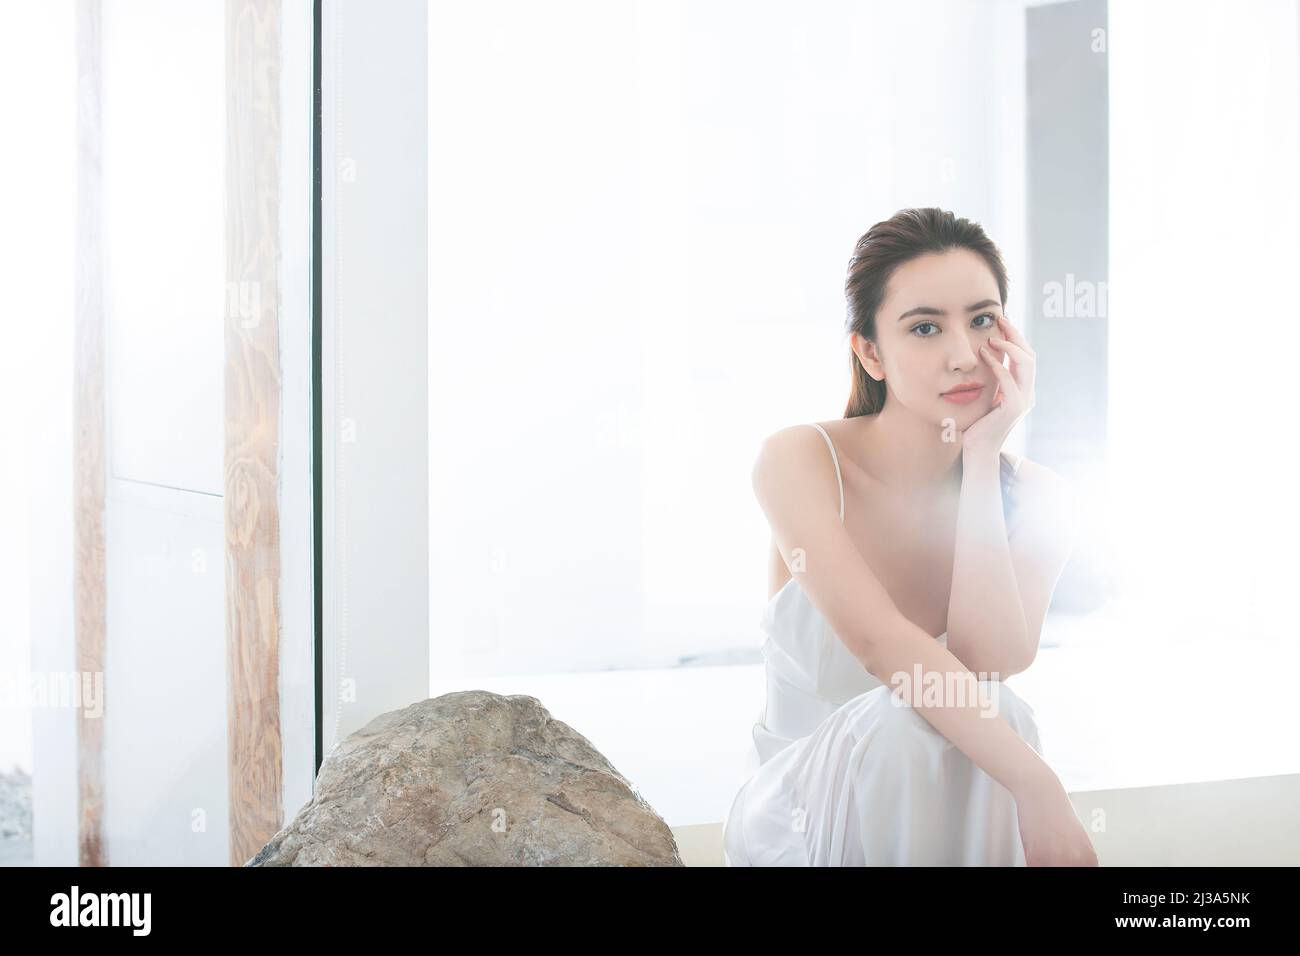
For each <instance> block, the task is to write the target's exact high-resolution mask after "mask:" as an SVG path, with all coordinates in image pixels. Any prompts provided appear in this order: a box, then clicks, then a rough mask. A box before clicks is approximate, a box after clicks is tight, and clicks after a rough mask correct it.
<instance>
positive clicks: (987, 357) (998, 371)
mask: <svg viewBox="0 0 1300 956" xmlns="http://www.w3.org/2000/svg"><path fill="white" fill-rule="evenodd" d="M980 356H981V357H982V358H983V359H984V361H986V362H988V363H989V365H991V366H992V367H993V374H994V375H996V376H997V379H998V384H999V385H1000V386H1001V387H1002V394H1003V395H1007V394H1010V393H1011V391H1012V390H1015V391H1017V392H1018V391H1019V387H1018V384H1017V382H1016V380H1015V379H1014V378H1012V377H1011V372H1010V371H1009V370H1008V369H1007V367H1006V366H1005V365H1003V364H1002V357H1001V356H1000V355H998V354H997V353H996V352H994V351H993V349H992V348H990V347H989V346H988V345H981V346H980Z"/></svg>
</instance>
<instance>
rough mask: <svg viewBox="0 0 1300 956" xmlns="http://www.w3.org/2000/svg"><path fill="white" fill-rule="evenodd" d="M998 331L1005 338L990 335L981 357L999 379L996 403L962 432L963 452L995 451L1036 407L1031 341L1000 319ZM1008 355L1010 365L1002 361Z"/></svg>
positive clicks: (997, 379) (981, 348) (996, 451)
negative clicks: (1008, 367)
mask: <svg viewBox="0 0 1300 956" xmlns="http://www.w3.org/2000/svg"><path fill="white" fill-rule="evenodd" d="M998 331H999V332H1001V333H1002V334H1003V335H1004V336H1006V337H1005V338H1003V337H999V336H993V337H990V338H989V340H988V342H987V344H985V345H981V346H980V360H981V361H983V362H984V363H985V364H987V365H988V366H989V368H990V369H991V370H992V372H993V375H994V378H995V379H996V381H997V389H996V394H995V395H994V397H993V406H992V407H991V408H990V409H989V410H988V411H987V412H986V413H985V414H984V415H982V416H980V417H979V418H978V419H976V420H975V421H974V422H972V423H971V425H970V427H968V428H967V429H966V430H965V432H963V433H962V453H963V455H965V454H976V453H981V452H983V453H990V454H994V455H996V454H997V453H998V452H999V451H1001V450H1002V445H1003V443H1004V442H1005V441H1006V439H1007V435H1009V434H1010V433H1011V429H1013V428H1014V427H1015V426H1016V423H1017V422H1019V421H1020V419H1022V418H1024V417H1025V415H1026V414H1028V412H1029V410H1030V409H1031V408H1033V407H1034V372H1035V356H1034V352H1033V349H1031V348H1029V343H1028V342H1027V341H1025V339H1024V337H1023V336H1022V335H1021V334H1020V333H1019V332H1018V331H1016V330H1015V329H1014V328H1013V327H1012V326H1011V325H1010V323H1007V322H1005V321H1003V320H1002V319H1001V318H999V319H998ZM1003 356H1006V357H1008V358H1010V360H1011V368H1010V369H1007V368H1006V366H1004V365H1003V364H1002V358H1003Z"/></svg>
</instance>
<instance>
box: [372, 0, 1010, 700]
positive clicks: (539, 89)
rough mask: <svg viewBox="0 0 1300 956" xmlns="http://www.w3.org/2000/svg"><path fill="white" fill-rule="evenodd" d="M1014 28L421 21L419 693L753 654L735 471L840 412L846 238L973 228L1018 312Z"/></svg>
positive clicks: (644, 20)
mask: <svg viewBox="0 0 1300 956" xmlns="http://www.w3.org/2000/svg"><path fill="white" fill-rule="evenodd" d="M1023 29H1024V27H1023V10H1022V8H1021V5H1020V4H1019V3H993V2H986V3H970V2H965V0H963V2H924V3H897V4H860V3H855V2H834V3H817V4H805V5H792V4H788V3H775V2H768V3H754V2H724V3H707V4H693V3H682V2H661V0H653V2H650V0H648V2H632V0H623V2H618V3H609V2H567V3H550V4H542V5H538V4H531V3H525V2H497V3H491V4H449V3H440V4H434V5H431V7H430V20H429V44H430V59H429V62H430V69H429V112H430V124H429V130H430V149H429V158H430V165H429V188H430V200H429V202H430V220H429V221H430V246H429V251H430V261H429V283H430V291H429V380H430V391H429V400H430V408H429V427H430V438H429V446H430V448H431V449H432V450H433V453H432V455H431V462H430V501H431V512H430V542H431V554H430V594H431V602H432V606H433V611H432V622H433V627H432V630H431V634H430V641H431V661H432V676H433V678H434V679H435V680H440V681H441V680H445V679H446V678H448V677H458V676H464V677H465V678H466V679H467V680H468V679H472V678H473V677H475V676H480V675H484V676H485V675H488V674H493V673H524V672H555V671H567V670H586V669H601V668H607V667H632V666H652V665H663V666H671V665H674V664H676V663H678V662H679V661H681V660H682V659H684V658H691V657H694V656H696V655H708V654H710V653H713V652H725V651H729V650H734V649H749V650H750V651H755V650H756V649H757V647H758V643H759V638H760V636H761V635H760V634H759V632H758V627H757V624H758V619H759V614H760V611H761V609H762V604H763V599H764V597H765V596H766V559H767V554H768V547H769V542H768V532H767V527H766V523H765V521H764V520H763V518H762V514H761V512H760V511H759V509H758V506H757V504H756V502H755V501H754V499H753V495H752V491H751V490H750V480H749V472H750V470H751V468H752V464H753V460H754V456H755V455H756V453H757V450H758V445H759V442H760V441H761V439H762V438H763V437H764V436H765V435H767V434H770V433H771V432H773V431H775V430H776V429H778V428H781V427H784V426H787V425H791V424H794V423H796V422H803V421H813V420H820V419H828V418H836V417H839V416H840V415H841V414H842V413H843V409H844V405H845V402H846V399H847V396H848V387H849V360H848V355H849V352H848V344H847V340H846V337H845V333H844V327H843V322H844V299H843V291H842V290H843V283H844V278H845V272H846V269H847V263H848V259H849V257H850V255H851V253H852V249H853V244H854V242H855V241H856V239H857V238H858V237H859V236H860V235H861V234H862V233H863V232H865V231H866V230H867V229H868V228H869V227H870V226H871V225H872V224H873V223H875V222H877V221H879V220H882V219H885V218H888V217H889V216H891V215H892V214H893V213H894V212H896V211H897V210H898V209H900V208H902V207H905V206H911V205H939V206H943V207H946V208H950V209H952V210H954V211H956V212H957V213H958V215H962V216H966V217H968V218H971V219H975V220H978V221H980V222H982V223H983V224H984V225H985V227H986V228H987V230H988V231H989V233H990V234H991V235H992V236H993V238H994V240H995V241H996V242H998V243H999V244H1000V246H1001V247H1002V248H1003V251H1004V254H1005V255H1006V258H1007V262H1008V267H1009V269H1010V272H1011V282H1012V285H1011V301H1010V303H1009V305H1008V311H1009V314H1011V315H1012V316H1013V317H1015V316H1016V315H1017V314H1019V313H1020V311H1021V307H1020V303H1021V302H1023V301H1024V295H1025V292H1026V290H1025V288H1024V286H1023V284H1022V283H1023V276H1024V270H1023V259H1024V256H1023V251H1024V250H1023V219H1024V209H1023V173H1024V160H1023V147H1024V134H1023V118H1024V117H1023V114H1024V87H1023V82H1024V80H1023V76H1024V74H1023ZM369 384H370V385H372V387H379V386H380V385H381V383H380V382H379V381H378V380H376V381H374V382H372V383H369ZM356 387H360V383H356ZM503 435H505V436H508V437H506V438H504V439H503V438H502V436H503ZM415 440H418V439H415ZM1018 441H1019V437H1018V436H1017V438H1016V439H1015V441H1013V442H1012V446H1013V448H1014V446H1015V444H1016V442H1018ZM377 570H378V569H377Z"/></svg>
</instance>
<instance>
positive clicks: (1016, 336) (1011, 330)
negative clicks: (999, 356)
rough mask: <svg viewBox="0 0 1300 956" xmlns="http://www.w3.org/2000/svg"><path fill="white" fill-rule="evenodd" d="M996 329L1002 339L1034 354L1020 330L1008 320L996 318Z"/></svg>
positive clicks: (1000, 317) (1001, 317)
mask: <svg viewBox="0 0 1300 956" xmlns="http://www.w3.org/2000/svg"><path fill="white" fill-rule="evenodd" d="M998 328H999V329H1001V330H1002V337H1003V338H1006V339H1009V340H1010V341H1012V342H1014V343H1015V344H1016V345H1019V346H1020V347H1021V348H1022V349H1024V350H1025V351H1026V352H1028V353H1029V354H1030V355H1033V354H1034V350H1033V348H1032V347H1031V346H1030V345H1029V340H1028V339H1026V338H1025V337H1024V336H1023V335H1021V334H1020V330H1019V329H1018V328H1016V327H1015V326H1014V325H1012V324H1011V322H1010V320H1008V319H1006V318H1005V317H1003V316H998Z"/></svg>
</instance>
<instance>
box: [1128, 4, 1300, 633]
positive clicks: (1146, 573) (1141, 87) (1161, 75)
mask: <svg viewBox="0 0 1300 956" xmlns="http://www.w3.org/2000/svg"><path fill="white" fill-rule="evenodd" d="M1298 47H1300V25H1298V24H1297V4H1296V3H1295V2H1294V0H1263V2H1255V3H1249V4H1239V5H1224V4H1221V3H1201V2H1196V3H1187V2H1172V0H1166V2H1144V3H1116V4H1111V7H1110V37H1109V57H1110V70H1111V74H1110V84H1111V86H1110V97H1111V101H1110V111H1111V121H1112V124H1113V125H1112V135H1111V137H1110V143H1111V156H1110V167H1111V169H1110V175H1111V197H1110V221H1111V227H1112V233H1111V287H1110V319H1111V321H1110V330H1109V331H1110V396H1109V408H1110V423H1109V429H1110V475H1111V489H1110V498H1111V521H1112V536H1113V541H1114V543H1115V549H1114V550H1115V556H1116V559H1117V561H1118V562H1119V564H1120V569H1119V570H1120V571H1121V574H1120V580H1121V581H1122V583H1123V588H1124V592H1125V595H1126V597H1127V598H1129V599H1132V600H1133V601H1135V602H1137V605H1136V606H1139V607H1144V608H1146V609H1147V611H1148V612H1149V613H1150V615H1151V623H1152V629H1151V630H1150V631H1148V632H1146V633H1148V634H1150V635H1151V636H1169V637H1178V638H1181V637H1183V636H1204V637H1217V638H1223V639H1233V638H1241V637H1248V636H1261V637H1286V638H1292V637H1294V635H1295V632H1296V625H1295V623H1294V607H1293V605H1292V604H1291V600H1290V596H1291V593H1292V590H1293V589H1294V587H1295V582H1296V580H1297V571H1300V561H1298V560H1297V551H1296V542H1297V540H1298V539H1300V535H1298V532H1300V515H1298V513H1297V511H1298V509H1297V504H1296V493H1295V489H1296V486H1297V456H1296V453H1295V452H1296V448H1297V442H1298V439H1300V435H1298V434H1297V426H1296V403H1297V398H1300V389H1297V376H1298V375H1300V367H1298V366H1297V360H1300V309H1297V306H1296V286H1295V280H1296V275H1297V265H1300V239H1298V236H1300V232H1298V227H1300V206H1298V204H1297V192H1298V188H1300V151H1298V143H1300V136H1298V128H1300V96H1298V91H1300V66H1298V63H1297V49H1298Z"/></svg>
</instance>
